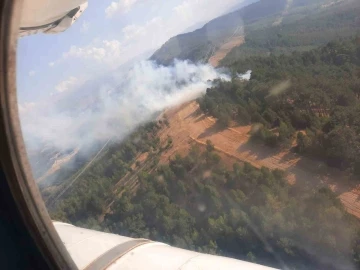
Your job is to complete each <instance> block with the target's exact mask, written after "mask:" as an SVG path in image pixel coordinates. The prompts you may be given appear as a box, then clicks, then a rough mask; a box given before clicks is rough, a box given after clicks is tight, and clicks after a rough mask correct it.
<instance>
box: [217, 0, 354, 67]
mask: <svg viewBox="0 0 360 270" xmlns="http://www.w3.org/2000/svg"><path fill="white" fill-rule="evenodd" d="M298 2H299V1H298ZM294 4H298V5H300V4H301V3H294ZM307 4H308V3H307ZM300 10H304V11H301V12H295V11H290V14H289V15H287V16H286V17H285V18H284V20H283V21H282V23H281V24H279V25H272V21H267V22H266V21H265V22H262V21H260V22H257V23H255V24H253V25H248V26H246V27H245V34H246V35H245V37H246V39H245V43H244V44H242V45H241V46H239V47H237V48H234V49H233V50H232V51H231V52H230V53H229V54H228V55H227V56H226V57H225V58H224V60H223V61H222V64H223V65H225V66H226V65H230V64H232V63H234V62H235V61H236V60H239V59H244V58H247V57H249V56H253V55H256V56H259V55H262V56H267V55H269V54H275V55H280V54H282V53H284V54H289V53H291V52H293V51H308V50H311V49H313V48H315V47H317V46H320V45H323V44H326V43H327V42H329V41H331V40H334V39H336V38H340V37H351V36H353V35H356V34H358V35H359V34H360V28H359V26H360V19H359V14H360V2H359V1H351V2H350V1H349V2H346V3H343V4H342V5H334V6H330V7H329V8H324V9H320V11H319V10H318V9H315V10H314V11H311V10H309V9H308V8H302V9H300Z"/></svg>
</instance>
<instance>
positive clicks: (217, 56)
mask: <svg viewBox="0 0 360 270" xmlns="http://www.w3.org/2000/svg"><path fill="white" fill-rule="evenodd" d="M244 41H245V39H244V37H243V36H234V37H231V38H230V39H229V40H228V41H227V42H225V43H224V44H223V45H221V47H220V48H219V49H218V50H217V51H216V52H215V53H214V55H213V56H211V57H210V59H209V63H210V64H211V65H212V66H213V67H217V66H218V65H219V63H220V61H221V60H223V59H224V57H225V56H226V55H227V54H228V53H229V52H230V51H231V50H232V49H233V48H235V47H237V46H240V45H241V44H243V43H244Z"/></svg>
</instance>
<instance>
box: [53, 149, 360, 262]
mask: <svg viewBox="0 0 360 270" xmlns="http://www.w3.org/2000/svg"><path fill="white" fill-rule="evenodd" d="M106 164H107V161H105V160H104V161H103V162H100V163H99V164H98V165H97V166H96V168H97V169H96V170H98V169H99V168H100V167H106V166H107V165H106ZM121 167H122V166H120V165H117V164H115V163H113V165H112V168H113V169H112V173H110V174H106V175H103V176H102V178H101V179H98V181H97V182H92V183H93V184H91V185H96V190H98V191H99V192H96V193H94V192H91V191H92V190H93V189H92V188H90V187H89V186H87V187H86V188H81V189H79V187H78V188H77V189H76V190H77V191H75V190H74V191H73V192H71V193H70V195H69V196H68V198H67V199H66V200H65V201H63V203H62V204H61V207H60V208H58V210H57V212H56V214H54V215H53V218H56V219H57V220H59V219H61V220H63V221H70V222H72V223H75V224H77V225H80V226H86V227H90V228H93V229H100V228H101V229H102V230H106V231H109V232H112V233H117V234H120V235H127V236H131V237H146V238H150V239H153V240H157V241H162V242H166V243H169V244H172V245H175V246H178V247H182V248H188V249H193V250H198V251H202V252H208V253H213V254H220V255H225V256H230V257H233V258H238V259H243V260H248V261H252V262H256V263H261V264H266V265H271V266H274V267H279V268H284V267H285V266H286V267H289V269H355V268H356V265H358V266H360V265H359V259H360V257H359V255H360V242H359V241H360V238H359V236H360V235H359V224H358V221H357V220H355V219H354V218H353V217H351V216H349V214H347V213H346V212H345V211H344V209H343V206H342V204H341V203H340V201H339V200H338V199H337V198H336V196H335V195H334V194H333V193H332V191H331V190H329V189H327V188H322V189H319V190H316V189H315V190H307V189H299V188H298V187H296V186H290V185H289V184H287V182H286V180H284V178H283V173H282V172H281V171H279V170H275V171H270V170H269V169H267V168H262V169H261V170H259V169H256V168H254V167H252V166H251V165H249V164H247V163H245V164H243V165H240V164H234V167H233V170H227V169H225V167H224V166H223V165H222V163H221V158H220V157H219V156H218V155H217V154H216V152H214V147H213V145H212V144H211V142H208V144H207V146H206V149H202V148H199V147H198V146H196V145H194V146H193V147H192V150H191V151H190V153H189V154H188V155H187V156H184V157H181V156H179V155H177V156H176V157H175V158H173V159H172V160H171V161H170V163H169V164H168V165H162V166H159V167H158V168H157V169H156V170H155V171H153V172H142V173H141V174H139V175H138V179H139V187H138V189H137V191H136V193H134V192H132V191H130V190H129V189H128V188H126V187H123V190H122V192H121V194H122V195H121V197H120V198H118V199H117V200H116V201H115V202H114V203H113V204H112V206H111V211H110V212H109V214H107V215H106V217H105V220H104V222H102V223H99V222H98V221H97V220H96V218H94V217H96V215H97V214H99V211H100V210H101V206H102V207H104V205H102V204H101V201H102V198H103V194H108V195H109V194H111V192H110V191H111V187H110V186H107V185H105V186H104V184H105V183H108V182H112V181H113V180H112V179H114V178H116V177H118V175H117V174H116V171H118V169H119V168H121ZM94 169H95V168H94ZM92 174H93V172H92V173H89V174H88V175H87V177H90V176H91V175H92ZM85 183H86V181H85V179H83V181H82V185H84V184H85ZM100 191H101V192H100ZM89 192H90V193H89ZM89 196H91V199H90V200H88V199H87V198H88V197H89ZM76 201H78V202H80V205H81V207H80V208H79V206H76V205H78V204H77V203H76ZM84 210H86V211H84Z"/></svg>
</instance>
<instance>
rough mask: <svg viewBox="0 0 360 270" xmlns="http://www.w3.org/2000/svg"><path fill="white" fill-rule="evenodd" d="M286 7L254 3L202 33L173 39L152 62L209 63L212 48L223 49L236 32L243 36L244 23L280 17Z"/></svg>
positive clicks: (282, 2)
mask: <svg viewBox="0 0 360 270" xmlns="http://www.w3.org/2000/svg"><path fill="white" fill-rule="evenodd" d="M285 6H286V0H274V1H265V0H261V1H259V2H256V3H253V4H251V5H249V6H247V7H245V8H243V9H241V10H238V11H235V12H232V13H229V14H226V15H224V16H221V17H219V18H216V19H214V20H212V21H210V22H208V23H207V24H205V25H204V26H203V27H202V28H200V29H198V30H195V31H193V32H190V33H186V34H181V35H178V36H175V37H172V38H171V39H169V40H168V41H167V42H166V43H165V44H164V45H163V46H162V47H161V48H160V49H159V50H157V51H156V52H155V53H154V54H153V55H152V56H151V58H150V59H151V60H155V61H157V62H158V63H159V64H164V65H167V64H170V63H171V62H172V61H173V59H175V58H178V59H183V60H184V59H190V60H192V61H200V60H202V59H205V61H206V60H207V59H206V58H207V56H208V55H209V53H210V51H211V49H212V47H214V46H219V45H220V44H221V43H222V42H223V40H224V39H226V38H228V37H230V36H231V35H233V34H234V33H236V34H237V35H242V34H243V26H244V24H247V23H250V22H253V21H256V20H258V19H260V18H263V17H266V16H269V15H274V14H278V13H279V12H281V11H282V10H283V9H284V7H285Z"/></svg>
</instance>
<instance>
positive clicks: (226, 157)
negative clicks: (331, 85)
mask: <svg viewBox="0 0 360 270" xmlns="http://www.w3.org/2000/svg"><path fill="white" fill-rule="evenodd" d="M244 42H245V39H244V37H243V36H235V33H234V36H232V37H231V38H229V40H228V41H226V42H224V43H223V45H222V46H221V47H220V48H219V49H218V50H217V51H215V53H214V54H213V55H212V56H211V57H210V59H209V63H210V64H211V65H212V66H214V67H216V66H218V65H219V62H220V61H221V60H222V59H223V58H224V57H225V56H226V55H227V54H228V53H229V52H230V51H231V50H232V49H233V48H234V47H237V46H240V45H241V44H243V43H244ZM164 114H166V116H167V118H168V121H169V123H170V127H169V128H165V129H163V130H162V131H161V132H160V134H159V136H160V139H161V144H162V145H165V144H166V141H167V139H168V137H169V136H170V137H171V138H172V141H173V143H172V147H171V148H170V149H168V150H167V151H165V152H164V153H163V154H162V155H161V157H160V164H164V163H168V161H169V159H170V158H172V157H173V156H174V155H175V154H181V155H186V154H187V153H188V151H189V149H190V147H191V144H192V143H197V144H199V145H201V146H202V145H205V144H206V141H207V140H210V141H211V142H212V143H213V144H214V146H215V149H216V151H217V152H218V153H219V155H220V156H221V158H222V160H223V162H224V163H225V166H226V167H227V168H228V169H231V168H232V165H233V164H234V163H235V162H248V163H250V164H252V165H253V166H255V167H257V168H261V167H262V166H265V167H268V168H270V169H281V170H283V171H285V173H286V178H287V180H288V181H289V183H290V184H292V185H296V187H298V188H299V189H306V190H309V189H310V190H311V189H318V188H321V187H324V186H328V187H330V188H331V189H332V190H333V191H334V192H335V193H336V194H338V196H339V198H340V200H341V201H342V203H343V204H344V206H345V208H346V210H347V211H348V212H349V213H351V214H353V215H354V216H356V217H358V218H360V185H355V184H353V183H351V182H350V181H349V180H348V177H347V176H346V174H345V173H342V172H341V171H339V170H336V169H332V168H329V167H327V166H326V165H325V164H324V163H322V162H319V161H315V160H311V159H309V158H306V157H302V156H299V155H297V154H295V153H292V152H290V150H285V151H280V150H279V149H272V148H268V147H265V146H263V145H259V144H254V143H251V142H249V137H250V136H249V132H250V130H251V126H242V127H232V128H227V129H220V128H219V127H218V126H217V124H216V120H215V119H213V118H211V117H208V116H206V115H204V114H203V113H202V112H201V111H200V110H199V107H198V104H197V103H196V102H195V101H193V102H187V103H185V104H182V105H180V106H177V107H174V108H171V109H168V110H166V111H165V113H164ZM137 161H139V162H140V163H141V165H140V166H139V167H135V165H133V166H132V169H134V171H133V173H129V174H127V175H126V176H125V177H123V178H122V179H120V180H119V182H118V183H117V185H116V186H115V189H114V191H115V193H117V192H119V188H120V187H125V186H126V187H127V188H130V190H135V188H136V186H137V175H138V173H139V172H141V171H143V170H145V171H148V170H149V168H150V166H149V164H150V163H151V160H149V159H147V155H146V156H144V154H142V155H140V156H139V157H138V159H137ZM134 164H135V163H134ZM121 194H122V191H120V193H118V195H117V196H121ZM112 203H113V201H112V202H111V203H110V204H109V206H108V207H107V209H106V212H108V211H109V210H110V206H111V204H112ZM100 219H101V220H102V219H103V216H102V217H100Z"/></svg>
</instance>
